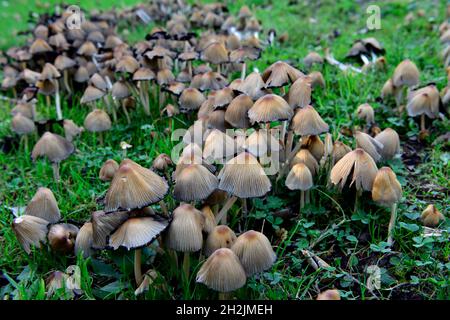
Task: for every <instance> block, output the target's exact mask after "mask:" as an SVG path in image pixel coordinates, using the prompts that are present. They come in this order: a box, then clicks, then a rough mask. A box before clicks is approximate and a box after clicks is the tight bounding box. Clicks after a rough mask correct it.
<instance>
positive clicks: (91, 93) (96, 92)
mask: <svg viewBox="0 0 450 320" xmlns="http://www.w3.org/2000/svg"><path fill="white" fill-rule="evenodd" d="M105 94H106V93H105V92H104V91H103V90H100V89H97V88H96V87H94V86H88V87H87V88H86V90H84V93H83V96H82V97H81V99H80V103H81V104H85V103H89V102H93V101H96V100H100V99H101V98H103V97H104V96H105Z"/></svg>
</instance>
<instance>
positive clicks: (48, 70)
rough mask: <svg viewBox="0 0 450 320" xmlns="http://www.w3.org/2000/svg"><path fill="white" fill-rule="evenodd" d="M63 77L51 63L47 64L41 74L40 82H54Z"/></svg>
mask: <svg viewBox="0 0 450 320" xmlns="http://www.w3.org/2000/svg"><path fill="white" fill-rule="evenodd" d="M59 77H61V73H59V71H58V69H56V67H55V66H54V65H52V64H51V63H48V62H47V63H46V64H45V65H44V68H43V69H42V72H41V77H40V78H39V80H42V81H43V80H52V79H56V78H59Z"/></svg>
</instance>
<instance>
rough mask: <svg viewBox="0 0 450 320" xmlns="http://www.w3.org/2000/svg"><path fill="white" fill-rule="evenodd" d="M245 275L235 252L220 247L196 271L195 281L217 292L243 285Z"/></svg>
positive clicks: (231, 289) (235, 288) (228, 290)
mask: <svg viewBox="0 0 450 320" xmlns="http://www.w3.org/2000/svg"><path fill="white" fill-rule="evenodd" d="M246 281H247V277H246V275H245V271H244V268H243V267H242V265H241V263H240V262H239V258H238V257H237V256H236V254H235V253H234V252H233V251H231V250H230V249H228V248H221V249H217V250H216V251H214V253H213V254H212V255H211V256H210V257H209V258H208V259H207V260H206V262H205V263H204V264H203V265H202V267H201V268H200V270H199V271H198V273H197V279H196V282H199V283H203V284H204V285H206V286H207V287H208V288H211V289H213V290H215V291H219V292H230V291H234V290H237V289H239V288H241V287H243V286H244V285H245V282H246Z"/></svg>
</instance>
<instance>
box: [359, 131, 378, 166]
mask: <svg viewBox="0 0 450 320" xmlns="http://www.w3.org/2000/svg"><path fill="white" fill-rule="evenodd" d="M355 138H356V147H357V148H361V149H363V150H364V151H365V152H367V153H368V154H369V155H370V156H371V157H372V159H373V160H375V162H378V161H379V160H380V159H381V155H380V152H381V150H383V144H382V143H381V142H379V141H377V140H375V139H374V138H372V137H371V136H370V135H368V134H367V133H364V132H361V131H356V132H355Z"/></svg>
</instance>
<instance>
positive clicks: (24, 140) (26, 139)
mask: <svg viewBox="0 0 450 320" xmlns="http://www.w3.org/2000/svg"><path fill="white" fill-rule="evenodd" d="M23 150H24V152H25V153H28V135H26V134H24V135H23Z"/></svg>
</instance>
